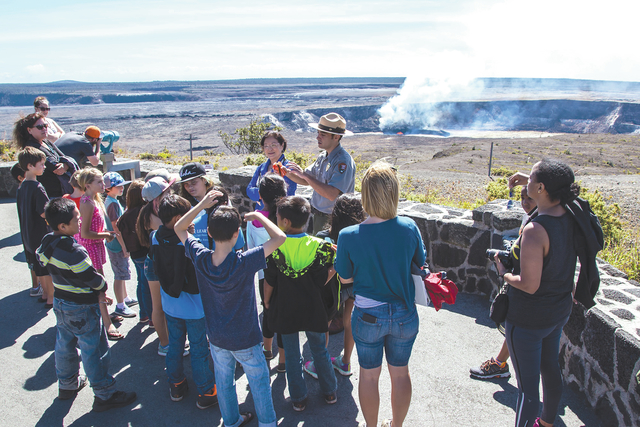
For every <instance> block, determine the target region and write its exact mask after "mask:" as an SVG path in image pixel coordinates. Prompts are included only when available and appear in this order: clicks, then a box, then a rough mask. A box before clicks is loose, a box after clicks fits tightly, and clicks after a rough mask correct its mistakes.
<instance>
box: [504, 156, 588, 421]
mask: <svg viewBox="0 0 640 427" xmlns="http://www.w3.org/2000/svg"><path fill="white" fill-rule="evenodd" d="M574 181H575V177H574V174H573V171H572V170H571V168H570V167H569V166H568V165H566V164H564V163H562V162H559V161H555V160H549V159H544V160H542V161H541V162H538V163H536V164H535V165H534V166H533V168H532V169H531V175H530V176H527V175H525V174H522V173H517V174H515V175H513V176H512V177H511V178H510V179H509V184H510V186H514V185H526V186H527V192H528V194H529V197H531V198H532V199H534V200H535V201H536V203H537V205H538V208H537V211H536V212H534V213H533V214H532V218H533V219H532V220H531V221H530V222H529V224H527V225H526V226H525V227H524V229H523V231H522V235H521V236H520V242H519V243H520V245H519V249H520V256H519V263H518V264H519V265H517V266H516V268H514V271H516V272H519V274H513V273H510V272H508V271H507V270H506V269H505V267H504V266H503V265H502V263H500V260H498V258H497V257H496V266H497V268H498V272H499V274H500V276H501V277H503V278H504V280H505V282H507V283H509V285H511V286H510V288H509V292H508V295H509V311H508V313H507V320H506V337H507V344H508V346H509V352H510V354H511V357H512V362H513V366H514V368H515V372H516V377H517V379H518V391H519V396H518V403H517V406H516V427H521V426H522V427H531V426H536V427H537V426H545V427H548V426H552V425H553V422H554V421H555V418H556V415H557V412H558V406H559V404H560V397H561V395H562V374H561V372H560V367H559V364H558V353H559V347H560V337H561V335H562V328H563V326H564V325H565V324H566V323H567V320H568V319H569V314H570V313H571V307H572V291H573V277H574V272H575V267H576V258H577V256H576V252H575V249H574V246H573V222H574V221H573V219H572V218H571V217H570V215H569V214H568V213H567V211H566V209H565V208H564V205H565V204H567V203H570V202H571V201H573V200H574V199H575V198H576V197H577V196H578V194H579V193H580V187H579V186H578V185H577V184H576V183H575V182H574ZM518 267H519V268H518ZM541 374H542V378H543V393H544V402H543V408H542V414H541V416H540V418H537V417H538V407H539V404H540V395H539V383H540V376H541Z"/></svg>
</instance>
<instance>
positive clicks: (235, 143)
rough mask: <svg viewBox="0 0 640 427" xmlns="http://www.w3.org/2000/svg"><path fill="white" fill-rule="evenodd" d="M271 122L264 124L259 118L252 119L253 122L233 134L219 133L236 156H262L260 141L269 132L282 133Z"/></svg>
mask: <svg viewBox="0 0 640 427" xmlns="http://www.w3.org/2000/svg"><path fill="white" fill-rule="evenodd" d="M271 126H272V124H271V123H269V122H262V121H260V119H259V118H255V119H252V120H251V122H250V123H249V124H248V125H247V126H245V127H241V128H237V129H236V130H235V131H234V132H233V133H232V134H228V133H226V132H222V131H218V135H219V136H220V138H221V139H222V143H223V144H224V145H225V147H227V148H228V149H229V150H230V151H231V152H233V153H235V154H245V153H249V154H260V153H262V147H261V146H260V140H261V139H262V136H263V135H264V133H265V132H266V131H268V130H274V131H281V130H282V128H281V127H278V126H276V127H274V128H271Z"/></svg>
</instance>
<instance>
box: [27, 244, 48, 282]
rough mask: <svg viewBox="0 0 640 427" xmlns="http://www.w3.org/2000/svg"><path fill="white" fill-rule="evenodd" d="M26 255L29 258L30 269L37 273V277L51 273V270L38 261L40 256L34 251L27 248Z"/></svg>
mask: <svg viewBox="0 0 640 427" xmlns="http://www.w3.org/2000/svg"><path fill="white" fill-rule="evenodd" d="M24 256H25V258H27V265H28V266H29V270H33V271H35V273H36V276H37V277H43V276H48V275H49V270H47V268H46V267H43V266H41V265H40V263H39V262H38V257H37V256H36V254H34V253H33V252H29V251H27V250H26V249H25V251H24Z"/></svg>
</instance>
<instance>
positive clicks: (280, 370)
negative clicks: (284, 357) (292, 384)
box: [276, 363, 287, 374]
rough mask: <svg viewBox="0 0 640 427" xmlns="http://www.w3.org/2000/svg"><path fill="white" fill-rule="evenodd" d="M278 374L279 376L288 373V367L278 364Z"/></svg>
mask: <svg viewBox="0 0 640 427" xmlns="http://www.w3.org/2000/svg"><path fill="white" fill-rule="evenodd" d="M276 372H277V373H279V374H284V373H285V372H287V365H286V364H284V363H278V366H276Z"/></svg>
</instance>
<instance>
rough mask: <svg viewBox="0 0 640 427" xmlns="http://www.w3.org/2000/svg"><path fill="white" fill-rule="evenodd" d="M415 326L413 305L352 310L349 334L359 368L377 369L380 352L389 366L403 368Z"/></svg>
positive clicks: (411, 344) (416, 320)
mask: <svg viewBox="0 0 640 427" xmlns="http://www.w3.org/2000/svg"><path fill="white" fill-rule="evenodd" d="M419 326H420V319H419V318H418V311H417V310H416V306H415V304H414V305H413V306H412V307H407V306H406V305H405V304H404V303H390V304H384V305H380V306H378V307H373V308H359V307H354V308H353V313H351V332H352V333H353V339H354V341H355V342H356V350H357V352H358V363H359V364H360V367H361V368H364V369H374V368H377V367H379V366H381V365H382V353H383V349H384V354H385V355H386V358H387V363H388V364H389V365H391V366H397V367H401V366H407V365H408V364H409V357H411V350H412V349H413V343H414V342H415V340H416V336H417V335H418V330H419Z"/></svg>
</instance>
